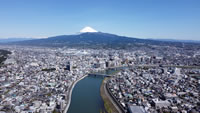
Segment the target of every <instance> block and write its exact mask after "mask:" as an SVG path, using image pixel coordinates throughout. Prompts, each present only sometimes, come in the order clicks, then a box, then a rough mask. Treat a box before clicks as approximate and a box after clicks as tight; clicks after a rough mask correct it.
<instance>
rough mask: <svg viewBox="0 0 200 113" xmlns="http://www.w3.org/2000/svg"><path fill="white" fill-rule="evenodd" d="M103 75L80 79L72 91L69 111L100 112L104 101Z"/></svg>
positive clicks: (75, 112)
mask: <svg viewBox="0 0 200 113" xmlns="http://www.w3.org/2000/svg"><path fill="white" fill-rule="evenodd" d="M102 80H103V77H94V76H87V77H85V78H84V79H82V80H81V81H79V82H78V83H77V84H76V85H75V87H74V89H73V92H72V100H71V104H70V106H69V109H68V112H67V113H100V111H102V110H103V111H104V110H105V109H104V103H103V100H102V98H101V95H100V87H101V83H102Z"/></svg>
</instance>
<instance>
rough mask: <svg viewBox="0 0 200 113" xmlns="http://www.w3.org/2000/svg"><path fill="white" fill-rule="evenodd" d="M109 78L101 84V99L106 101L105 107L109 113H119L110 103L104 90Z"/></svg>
mask: <svg viewBox="0 0 200 113" xmlns="http://www.w3.org/2000/svg"><path fill="white" fill-rule="evenodd" d="M107 79H108V78H107V77H106V78H105V79H104V80H103V81H102V84H101V88H100V92H101V97H102V99H103V101H104V107H105V109H106V111H107V113H118V111H117V109H116V108H115V106H114V105H113V104H112V102H111V101H110V99H109V97H108V96H107V95H106V92H105V90H104V85H105V81H106V80H107Z"/></svg>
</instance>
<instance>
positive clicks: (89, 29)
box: [80, 26, 98, 33]
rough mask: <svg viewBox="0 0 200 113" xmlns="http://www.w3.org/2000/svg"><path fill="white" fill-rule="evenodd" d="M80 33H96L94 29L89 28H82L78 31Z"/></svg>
mask: <svg viewBox="0 0 200 113" xmlns="http://www.w3.org/2000/svg"><path fill="white" fill-rule="evenodd" d="M80 32H81V33H87V32H90V33H91V32H98V31H96V30H95V29H93V28H91V27H88V26H87V27H84V28H83V29H82V30H80Z"/></svg>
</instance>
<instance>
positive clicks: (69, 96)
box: [63, 75, 88, 113]
mask: <svg viewBox="0 0 200 113" xmlns="http://www.w3.org/2000/svg"><path fill="white" fill-rule="evenodd" d="M86 76H88V75H85V76H82V77H81V78H79V79H78V80H76V81H75V82H74V83H73V84H72V86H71V88H70V91H69V93H68V95H67V99H68V102H67V105H66V107H65V110H64V111H63V113H67V111H68V109H69V106H70V103H71V97H72V91H73V89H74V86H75V85H76V83H78V82H79V81H80V80H82V79H84V78H85V77H86Z"/></svg>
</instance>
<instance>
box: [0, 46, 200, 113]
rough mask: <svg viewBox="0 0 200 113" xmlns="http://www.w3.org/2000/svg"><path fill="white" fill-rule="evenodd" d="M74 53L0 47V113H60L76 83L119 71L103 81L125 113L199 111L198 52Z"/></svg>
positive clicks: (186, 112)
mask: <svg viewBox="0 0 200 113" xmlns="http://www.w3.org/2000/svg"><path fill="white" fill-rule="evenodd" d="M153 48H154V49H150V48H149V49H147V48H140V49H136V50H133V49H132V50H123V49H121V50H116V49H74V48H65V47H63V48H52V47H39V46H38V47H36V46H19V45H17V46H14V45H2V46H0V49H1V50H5V51H8V52H9V53H8V54H6V55H5V54H2V52H1V53H0V54H1V57H2V56H3V55H4V56H3V57H5V59H4V61H2V63H1V64H0V65H1V66H0V113H7V112H8V113H14V112H16V113H63V112H66V111H67V109H68V107H69V104H70V101H71V99H70V98H71V91H72V89H73V87H72V86H73V85H74V83H75V82H76V81H78V80H80V79H81V78H83V77H85V76H87V75H88V74H90V73H96V72H101V71H103V70H106V69H108V68H115V67H124V68H121V69H120V71H119V72H118V73H116V74H114V75H111V76H110V77H108V79H107V81H105V82H106V83H105V87H106V90H107V92H108V94H109V95H108V96H109V97H111V99H112V102H114V103H115V105H116V106H115V107H117V109H119V112H124V113H127V112H129V113H135V112H136V113H172V112H173V113H177V112H178V113H198V112H200V60H199V59H200V50H198V49H195V50H191V49H189V50H186V49H184V48H176V47H166V48H164V47H163V48H162V49H160V46H154V47H153Z"/></svg>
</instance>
